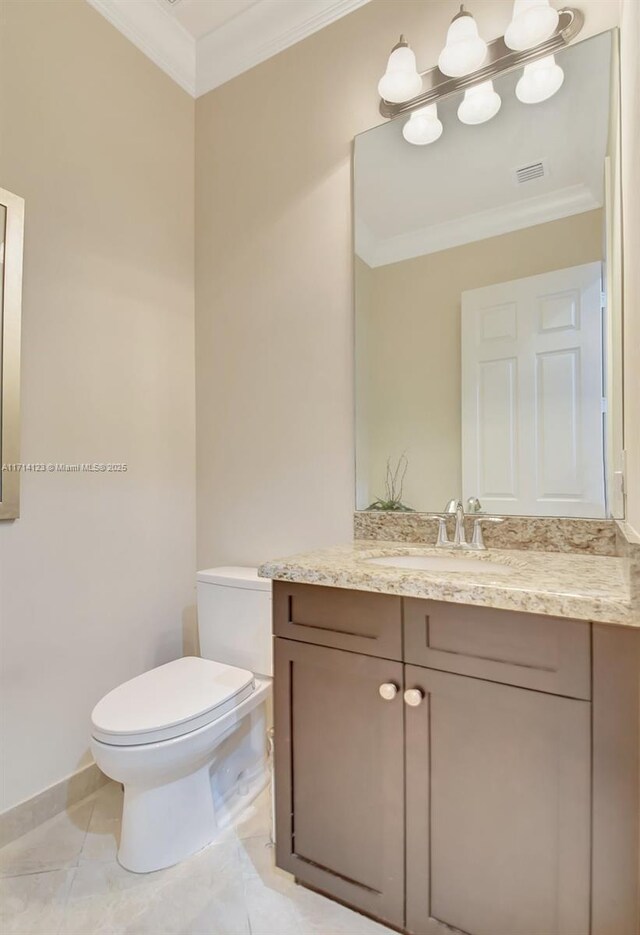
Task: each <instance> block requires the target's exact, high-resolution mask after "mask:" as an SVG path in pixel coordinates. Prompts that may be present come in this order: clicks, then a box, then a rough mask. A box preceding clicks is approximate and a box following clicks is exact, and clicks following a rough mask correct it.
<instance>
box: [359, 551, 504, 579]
mask: <svg viewBox="0 0 640 935" xmlns="http://www.w3.org/2000/svg"><path fill="white" fill-rule="evenodd" d="M365 561H366V563H367V564H368V565H384V566H386V567H387V568H407V569H411V570H413V571H444V572H463V573H465V574H472V575H510V574H513V572H514V571H516V569H515V568H512V567H511V566H510V565H501V564H499V563H498V562H492V561H489V560H486V561H485V560H483V559H481V558H479V557H477V556H471V555H461V556H457V555H455V556H454V555H383V556H381V557H379V558H368V559H365Z"/></svg>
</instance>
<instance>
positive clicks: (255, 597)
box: [197, 567, 273, 678]
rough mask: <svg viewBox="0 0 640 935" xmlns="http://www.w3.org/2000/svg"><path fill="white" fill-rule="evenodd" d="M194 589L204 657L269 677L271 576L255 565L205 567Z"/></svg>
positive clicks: (271, 667) (270, 668) (271, 671)
mask: <svg viewBox="0 0 640 935" xmlns="http://www.w3.org/2000/svg"><path fill="white" fill-rule="evenodd" d="M197 591H198V633H199V636H200V654H201V655H202V657H203V658H204V659H215V660H216V661H217V662H224V663H226V664H227V665H231V666H238V667H239V668H240V669H250V670H251V672H254V673H255V674H256V675H266V676H269V678H271V676H272V675H273V651H272V644H273V640H272V637H271V581H270V580H269V579H268V578H259V577H258V570H257V568H239V567H224V568H207V569H206V570H204V571H199V572H198V575H197Z"/></svg>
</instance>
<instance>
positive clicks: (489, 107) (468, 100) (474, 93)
mask: <svg viewBox="0 0 640 935" xmlns="http://www.w3.org/2000/svg"><path fill="white" fill-rule="evenodd" d="M501 106H502V99H501V97H500V95H499V94H498V92H497V91H494V89H493V81H484V82H483V83H482V84H476V85H474V86H473V87H472V88H469V89H468V90H466V91H465V92H464V98H463V100H462V103H461V104H460V106H459V107H458V119H459V120H460V121H461V122H462V123H466V124H469V125H470V126H476V125H477V124H479V123H486V122H487V120H491V118H492V117H495V115H496V114H497V113H498V111H499V110H500V107H501Z"/></svg>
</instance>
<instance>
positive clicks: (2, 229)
mask: <svg viewBox="0 0 640 935" xmlns="http://www.w3.org/2000/svg"><path fill="white" fill-rule="evenodd" d="M23 235H24V200H23V199H22V198H20V197H19V196H18V195H14V194H13V193H12V192H8V191H5V189H3V188H0V312H1V316H2V317H1V321H2V327H1V328H0V355H1V357H0V360H1V366H2V400H1V412H2V427H1V431H0V444H1V445H2V452H1V458H0V460H1V462H2V472H1V473H0V519H16V518H17V517H18V516H19V515H20V469H19V463H18V462H19V453H20V320H21V312H22V247H23Z"/></svg>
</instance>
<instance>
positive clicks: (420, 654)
mask: <svg viewBox="0 0 640 935" xmlns="http://www.w3.org/2000/svg"><path fill="white" fill-rule="evenodd" d="M361 598H362V600H360V599H361ZM378 601H380V603H379V604H378V603H377V602H378ZM385 631H386V632H385ZM274 633H275V635H276V639H275V729H276V761H275V768H276V839H277V840H276V860H277V864H278V866H280V867H282V868H283V869H285V870H288V871H289V872H291V873H293V874H294V875H295V877H296V878H297V880H298V881H299V882H301V883H303V884H305V885H307V886H310V887H311V888H314V889H316V890H319V891H320V892H323V893H325V894H327V895H329V896H332V897H333V898H335V899H338V900H339V901H341V902H344V903H346V904H348V905H350V906H353V907H355V908H357V909H360V910H362V911H363V912H365V913H367V914H369V915H371V916H374V917H375V918H377V919H380V920H382V921H384V922H386V923H388V924H389V925H391V926H394V927H396V928H398V929H401V930H404V931H407V932H410V933H415V935H445V933H451V932H458V933H464V935H636V933H637V931H638V929H637V908H638V907H637V895H638V894H637V879H636V881H635V882H634V880H633V874H634V872H635V874H636V877H637V867H638V864H637V845H638V837H637V830H638V817H639V816H638V809H637V804H638V803H637V799H638V796H637V787H636V789H635V792H634V790H633V783H634V781H635V782H636V784H637V780H638V766H637V757H638V700H639V698H638V685H637V681H638V668H637V666H638V661H639V660H640V642H639V639H638V638H639V637H640V632H633V631H631V632H624V631H622V632H620V631H619V630H617V628H615V627H613V628H612V627H606V626H605V627H602V626H594V627H592V625H591V624H589V623H587V622H582V621H574V620H565V619H560V618H550V617H542V616H538V615H534V614H523V613H515V612H511V611H500V610H490V609H487V608H477V607H472V606H461V605H455V604H449V603H443V602H437V601H429V600H424V599H414V598H395V597H389V596H387V595H377V594H371V593H362V592H357V591H345V590H340V589H336V588H327V587H320V586H315V585H306V584H289V583H287V582H280V581H276V582H274ZM592 646H593V655H592ZM600 646H602V649H600V648H599V647H600ZM616 667H617V672H616ZM605 670H607V674H606V676H605V675H604V672H605ZM634 672H635V688H634ZM592 673H593V685H592ZM596 684H597V686H598V698H597V699H595V698H593V697H592V694H593V691H594V686H595V685H596ZM381 686H384V687H383V690H382V693H381V690H380V689H381ZM394 687H395V692H394ZM405 692H409V694H408V695H407V697H406V700H405V697H404V693H405ZM596 701H597V703H596ZM634 710H635V714H634ZM634 718H635V720H634ZM634 728H635V737H634ZM623 735H624V736H623ZM623 741H624V742H623ZM634 829H635V831H634ZM634 834H635V837H634Z"/></svg>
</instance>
